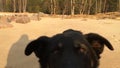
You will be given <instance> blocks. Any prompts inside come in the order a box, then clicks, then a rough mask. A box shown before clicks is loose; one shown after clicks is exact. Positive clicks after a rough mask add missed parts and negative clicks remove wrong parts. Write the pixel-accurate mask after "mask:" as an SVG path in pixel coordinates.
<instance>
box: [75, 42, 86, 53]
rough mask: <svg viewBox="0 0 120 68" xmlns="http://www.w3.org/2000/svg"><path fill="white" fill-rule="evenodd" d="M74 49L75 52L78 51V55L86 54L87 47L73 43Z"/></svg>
mask: <svg viewBox="0 0 120 68" xmlns="http://www.w3.org/2000/svg"><path fill="white" fill-rule="evenodd" d="M75 48H76V50H77V51H78V53H84V54H86V53H87V47H86V45H85V44H82V43H80V42H79V43H78V42H77V43H75Z"/></svg>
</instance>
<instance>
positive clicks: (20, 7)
mask: <svg viewBox="0 0 120 68" xmlns="http://www.w3.org/2000/svg"><path fill="white" fill-rule="evenodd" d="M21 2H22V1H21V0H19V1H18V6H19V13H21V12H22V5H21V4H22V3H21Z"/></svg>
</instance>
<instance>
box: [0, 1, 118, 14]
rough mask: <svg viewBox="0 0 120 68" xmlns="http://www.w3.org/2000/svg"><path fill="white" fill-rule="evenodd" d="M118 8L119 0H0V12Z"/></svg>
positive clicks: (91, 11)
mask: <svg viewBox="0 0 120 68" xmlns="http://www.w3.org/2000/svg"><path fill="white" fill-rule="evenodd" d="M119 10H120V0H0V11H1V12H43V13H47V14H68V15H70V14H71V15H74V14H96V13H105V12H114V11H119Z"/></svg>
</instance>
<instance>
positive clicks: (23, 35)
mask: <svg viewBox="0 0 120 68" xmlns="http://www.w3.org/2000/svg"><path fill="white" fill-rule="evenodd" d="M11 24H12V25H13V26H14V27H12V28H4V29H0V68H39V64H38V61H37V60H38V59H37V58H36V57H35V55H34V54H32V55H30V56H25V55H24V49H25V47H26V45H27V44H28V43H29V42H30V41H31V40H33V39H36V38H37V37H39V36H43V35H46V36H52V35H54V34H57V33H61V32H62V31H64V30H66V29H76V30H79V31H82V32H83V33H89V32H94V33H99V34H100V35H102V36H104V37H106V38H107V39H108V40H109V41H110V42H111V44H112V45H113V47H114V49H115V50H114V51H110V50H109V49H108V48H107V47H105V50H104V53H103V54H102V55H101V56H102V58H101V60H100V67H99V68H120V46H119V45H120V20H110V19H104V20H103V19H102V20H95V19H86V20H83V19H81V18H77V19H62V18H47V17H43V18H42V19H41V20H40V21H31V22H30V23H28V24H19V23H14V22H12V23H11Z"/></svg>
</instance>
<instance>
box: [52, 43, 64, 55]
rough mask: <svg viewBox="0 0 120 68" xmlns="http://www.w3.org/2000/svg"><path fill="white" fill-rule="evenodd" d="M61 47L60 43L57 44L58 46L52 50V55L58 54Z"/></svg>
mask: <svg viewBox="0 0 120 68" xmlns="http://www.w3.org/2000/svg"><path fill="white" fill-rule="evenodd" d="M62 46H63V45H62V44H61V43H59V44H58V45H57V46H56V47H55V48H54V50H53V53H54V54H57V53H60V50H61V48H62Z"/></svg>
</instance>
